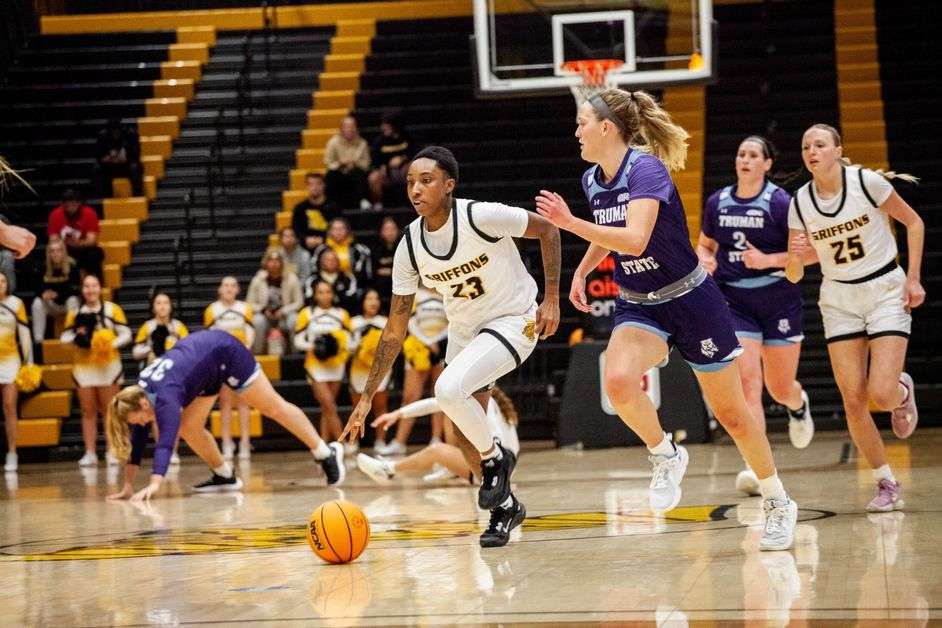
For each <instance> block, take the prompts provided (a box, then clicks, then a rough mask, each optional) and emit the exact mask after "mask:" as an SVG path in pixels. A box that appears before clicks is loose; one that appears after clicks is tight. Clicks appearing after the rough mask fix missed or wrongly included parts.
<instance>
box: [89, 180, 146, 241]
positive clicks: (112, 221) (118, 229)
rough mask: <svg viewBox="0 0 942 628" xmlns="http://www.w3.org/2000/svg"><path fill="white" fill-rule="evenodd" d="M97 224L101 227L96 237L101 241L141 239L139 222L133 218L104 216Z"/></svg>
mask: <svg viewBox="0 0 942 628" xmlns="http://www.w3.org/2000/svg"><path fill="white" fill-rule="evenodd" d="M125 180H127V179H125ZM98 225H99V227H100V229H101V231H100V232H99V236H98V239H99V240H100V241H102V242H112V241H115V240H127V241H128V242H137V241H139V240H140V239H141V230H140V222H139V221H137V220H136V219H134V218H106V219H104V220H101V221H99V223H98Z"/></svg>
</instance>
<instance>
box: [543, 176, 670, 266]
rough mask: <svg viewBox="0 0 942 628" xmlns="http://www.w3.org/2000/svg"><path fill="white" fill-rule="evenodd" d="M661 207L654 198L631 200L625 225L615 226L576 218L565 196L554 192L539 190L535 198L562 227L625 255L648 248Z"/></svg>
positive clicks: (551, 219)
mask: <svg viewBox="0 0 942 628" xmlns="http://www.w3.org/2000/svg"><path fill="white" fill-rule="evenodd" d="M658 207H659V202H658V200H657V199H654V198H639V199H635V200H633V201H629V202H628V211H627V223H626V224H625V226H624V227H612V226H607V225H596V224H594V223H591V222H589V221H587V220H582V219H581V218H576V217H575V216H573V215H572V212H571V211H570V210H569V205H567V204H566V201H565V199H563V197H562V196H560V195H559V194H556V193H555V192H549V191H547V190H540V195H539V196H537V197H536V211H537V212H538V213H539V214H540V215H541V216H543V217H544V218H546V219H547V220H549V221H550V222H551V223H553V224H554V225H556V226H557V227H559V228H560V229H565V230H566V231H570V232H572V233H574V234H576V235H577V236H579V237H580V238H582V239H583V240H586V241H587V242H591V243H593V244H598V245H599V246H602V247H605V248H606V249H608V250H610V251H618V252H619V253H622V254H625V255H641V254H642V253H643V252H644V250H645V249H646V248H647V246H648V240H650V239H651V232H652V231H654V223H655V221H656V220H657V212H658Z"/></svg>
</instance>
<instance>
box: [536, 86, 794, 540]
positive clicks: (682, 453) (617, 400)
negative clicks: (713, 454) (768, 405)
mask: <svg viewBox="0 0 942 628" xmlns="http://www.w3.org/2000/svg"><path fill="white" fill-rule="evenodd" d="M575 135H576V137H577V138H578V139H579V144H580V145H581V147H582V158H583V159H585V160H586V161H589V162H592V163H594V164H595V165H593V166H592V167H591V168H589V170H587V171H586V173H585V175H583V177H582V184H583V188H584V189H585V193H586V197H587V199H588V202H589V213H590V215H591V221H587V220H583V219H581V218H576V217H575V216H573V215H572V213H571V212H570V210H569V207H568V205H567V204H566V201H565V200H563V198H562V197H561V196H559V195H558V194H555V193H553V192H549V191H546V190H543V191H541V193H540V196H538V197H537V199H536V200H537V211H538V212H539V213H540V214H542V215H543V216H545V217H546V218H548V219H549V220H550V222H552V223H553V224H555V225H556V226H558V227H560V228H562V229H566V230H567V231H571V232H572V233H574V234H576V235H578V236H579V237H581V238H583V239H584V240H587V241H588V242H589V243H590V244H589V249H588V250H587V251H586V254H585V256H584V257H583V258H582V262H581V263H580V264H579V267H578V268H577V269H576V272H575V276H574V277H573V283H572V288H571V289H570V292H569V299H570V300H571V301H572V303H573V305H575V306H576V308H577V309H579V310H581V311H583V312H588V311H589V304H588V303H587V301H586V294H585V277H586V275H587V274H588V273H589V272H590V271H591V270H592V269H594V268H595V267H596V266H598V265H599V262H601V261H602V260H603V259H604V258H605V256H606V255H609V254H611V255H613V256H614V258H615V282H616V283H617V284H618V286H619V289H620V298H619V299H618V300H617V302H616V305H615V316H614V319H615V327H614V329H613V330H612V336H611V339H610V340H609V343H608V349H607V351H606V360H605V374H604V379H605V389H606V392H607V393H608V396H609V398H610V400H611V403H612V405H613V406H614V407H615V409H616V410H617V412H618V415H619V416H620V417H621V418H622V420H623V421H624V422H625V423H626V424H627V425H628V426H629V427H630V428H631V429H632V430H634V432H635V433H637V434H638V436H639V437H641V440H643V441H644V443H645V445H647V447H648V449H649V451H650V452H651V458H650V459H651V462H652V464H653V465H654V472H653V476H652V478H651V489H650V494H649V499H650V503H651V509H652V510H654V511H655V512H665V511H668V510H671V509H673V508H674V507H676V506H677V504H678V503H679V501H680V497H681V489H680V481H681V479H682V478H683V476H684V472H685V471H686V469H687V460H688V456H687V451H686V449H685V448H684V447H681V446H675V445H674V444H673V443H672V442H671V439H670V438H669V436H668V435H667V434H666V433H665V432H664V431H663V429H662V428H661V423H660V421H659V419H658V416H657V410H656V409H655V407H654V405H653V404H652V403H651V400H650V399H649V398H648V396H647V394H645V392H644V391H643V390H642V389H641V378H642V376H643V375H644V373H645V372H646V371H647V370H648V369H650V368H651V367H653V366H654V365H656V364H658V363H659V362H661V361H662V360H663V359H664V357H665V356H666V355H667V352H668V351H669V349H670V346H671V345H673V346H675V347H676V348H677V350H678V352H679V353H680V354H681V356H683V358H684V359H685V360H686V361H687V363H688V364H690V366H691V367H692V368H693V369H694V373H695V374H696V376H697V380H698V381H699V382H700V387H701V388H702V390H703V394H704V396H705V397H706V399H707V402H708V403H709V404H710V407H711V408H712V409H713V412H714V414H715V415H716V418H717V419H718V420H719V421H720V423H721V424H722V425H723V427H725V428H726V431H727V432H728V433H729V435H730V436H732V438H733V440H734V441H735V442H736V446H737V447H738V448H739V451H740V453H741V454H742V456H743V458H744V459H745V460H746V462H747V464H748V465H749V466H750V468H752V469H753V470H754V471H755V472H756V476H757V477H758V478H759V487H760V491H761V493H762V496H763V509H764V511H765V529H764V531H763V534H762V538H761V540H760V543H759V546H760V548H761V549H763V550H783V549H788V548H789V547H791V545H792V543H793V542H794V531H795V522H796V520H797V516H798V507H797V505H796V504H795V502H794V501H792V500H791V499H790V498H789V497H788V495H787V494H786V492H785V488H784V487H783V486H782V483H781V481H780V480H779V478H778V475H777V474H776V472H775V461H774V460H773V458H772V450H771V449H770V447H769V441H768V439H767V438H766V436H765V431H764V430H762V429H761V428H760V426H759V425H758V423H757V421H756V420H755V419H754V418H753V417H752V413H751V412H750V410H749V406H748V404H747V403H746V399H745V397H744V396H743V391H742V384H741V383H740V379H739V370H738V368H737V366H736V364H735V362H734V360H735V358H736V357H737V356H738V355H739V354H740V353H742V348H741V347H740V345H739V342H738V340H737V339H736V334H735V332H734V330H733V322H732V318H731V316H730V313H729V307H727V305H726V300H725V298H724V297H723V293H722V292H720V290H719V288H717V286H716V283H715V282H714V281H713V279H712V278H710V276H709V275H708V274H707V273H706V271H705V270H704V269H703V267H702V266H700V264H699V261H698V260H697V256H696V254H695V253H694V251H693V247H692V246H691V245H690V236H689V232H688V231H687V220H686V216H685V215H684V207H683V203H682V202H681V199H680V195H679V193H678V192H677V188H676V187H675V186H674V182H673V181H672V180H671V177H670V174H669V172H668V171H669V170H677V169H679V168H682V167H683V165H684V161H685V159H686V154H687V143H686V140H687V137H688V135H687V132H686V131H684V129H683V128H681V127H679V126H677V125H676V124H674V123H673V122H672V121H671V119H670V115H669V114H668V113H667V112H666V111H665V110H664V109H662V108H661V107H660V106H659V105H658V104H657V102H655V100H654V99H653V98H652V97H651V96H650V95H649V94H647V93H645V92H642V91H636V92H626V91H623V90H620V89H606V90H604V91H602V92H601V93H599V94H596V95H594V96H591V97H590V98H589V99H588V100H587V101H586V102H584V103H582V104H581V105H580V107H579V113H578V118H577V127H576V133H575ZM632 140H634V141H635V142H637V141H639V140H641V141H644V142H645V145H644V146H638V145H633V144H632V143H631V142H632Z"/></svg>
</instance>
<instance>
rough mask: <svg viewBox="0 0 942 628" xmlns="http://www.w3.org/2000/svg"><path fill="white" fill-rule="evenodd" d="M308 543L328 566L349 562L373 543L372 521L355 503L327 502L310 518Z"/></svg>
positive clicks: (343, 501)
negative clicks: (371, 538) (371, 539)
mask: <svg viewBox="0 0 942 628" xmlns="http://www.w3.org/2000/svg"><path fill="white" fill-rule="evenodd" d="M307 542H308V544H309V545H310V546H311V549H312V550H314V553H315V554H317V555H318V556H320V557H321V558H322V559H324V560H325V561H327V562H328V563H335V564H339V563H349V562H351V561H354V560H356V559H357V557H358V556H359V555H360V554H362V553H363V550H364V549H366V545H367V544H368V543H369V542H370V522H369V521H368V520H367V519H366V515H364V514H363V511H362V510H360V507H359V506H357V505H356V504H354V503H352V502H348V501H346V500H342V499H335V500H333V501H329V502H324V503H323V504H321V505H320V506H318V507H317V508H316V509H315V510H314V512H313V513H311V516H310V517H309V518H308V521H307Z"/></svg>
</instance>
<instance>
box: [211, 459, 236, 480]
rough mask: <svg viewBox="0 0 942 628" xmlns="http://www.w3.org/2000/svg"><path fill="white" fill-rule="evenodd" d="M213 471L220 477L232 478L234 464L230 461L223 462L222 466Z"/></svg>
mask: <svg viewBox="0 0 942 628" xmlns="http://www.w3.org/2000/svg"><path fill="white" fill-rule="evenodd" d="M213 473H215V474H216V475H218V476H220V477H224V478H231V477H232V465H231V464H229V463H228V462H223V463H222V464H221V465H220V466H218V467H216V468H215V469H213Z"/></svg>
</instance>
